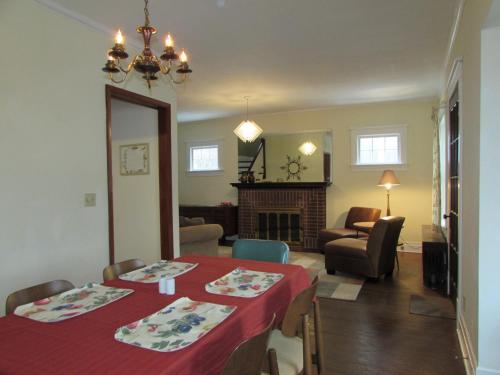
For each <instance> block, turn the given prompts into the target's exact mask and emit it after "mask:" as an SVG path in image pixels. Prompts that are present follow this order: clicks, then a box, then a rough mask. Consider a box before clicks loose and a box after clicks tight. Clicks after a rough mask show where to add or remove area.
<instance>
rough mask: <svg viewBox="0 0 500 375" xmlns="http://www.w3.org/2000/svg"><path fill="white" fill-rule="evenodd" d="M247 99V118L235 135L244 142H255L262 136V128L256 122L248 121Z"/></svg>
mask: <svg viewBox="0 0 500 375" xmlns="http://www.w3.org/2000/svg"><path fill="white" fill-rule="evenodd" d="M245 99H246V101H247V117H246V120H245V121H242V122H241V123H240V124H239V125H238V126H237V127H236V129H234V134H236V135H237V136H238V138H239V139H241V140H242V141H243V142H253V141H255V140H256V139H257V138H258V137H259V135H261V134H262V128H261V127H260V126H259V125H257V124H256V122H255V121H251V120H249V119H248V97H247V96H246V97H245Z"/></svg>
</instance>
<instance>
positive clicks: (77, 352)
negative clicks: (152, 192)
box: [0, 255, 310, 375]
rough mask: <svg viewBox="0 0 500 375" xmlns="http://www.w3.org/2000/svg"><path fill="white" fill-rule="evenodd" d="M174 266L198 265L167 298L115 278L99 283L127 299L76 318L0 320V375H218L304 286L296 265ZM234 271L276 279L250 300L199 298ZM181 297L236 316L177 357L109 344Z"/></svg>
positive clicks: (221, 260)
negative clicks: (228, 310) (125, 329)
mask: <svg viewBox="0 0 500 375" xmlns="http://www.w3.org/2000/svg"><path fill="white" fill-rule="evenodd" d="M176 260H177V261H180V262H189V263H197V264H198V265H197V266H196V267H195V268H194V269H192V270H191V271H189V272H187V273H184V274H182V275H179V276H177V277H176V278H175V294H174V295H165V294H160V293H159V291H158V283H139V282H133V281H125V280H121V279H115V280H110V281H106V282H104V283H103V284H104V285H105V286H110V287H117V288H126V289H133V290H134V292H133V293H131V294H129V295H127V296H125V297H123V298H121V299H119V300H117V301H115V302H113V303H110V304H108V305H106V306H103V307H101V308H99V309H96V310H93V311H90V312H88V313H85V314H83V315H79V316H76V317H73V318H71V319H67V320H64V321H59V322H53V323H43V322H38V321H35V320H31V319H28V318H25V317H20V316H17V315H15V314H9V315H7V316H5V317H2V318H0V374H2V375H4V374H5V375H7V374H65V375H67V374H170V375H184V374H185V375H187V374H191V375H194V374H204V375H210V374H214V375H215V374H219V373H220V372H221V371H222V370H223V368H224V364H225V362H226V361H227V359H228V358H229V356H230V355H231V353H232V352H233V350H234V349H235V348H236V347H237V346H238V345H239V344H240V343H241V342H243V341H244V340H246V339H248V338H250V337H252V336H253V335H255V334H257V333H258V332H260V331H261V330H262V329H264V328H265V327H266V326H267V325H268V324H269V322H270V320H271V318H272V316H273V314H276V319H277V322H279V321H281V320H282V319H283V317H284V314H285V312H286V310H287V307H288V305H289V304H290V302H291V301H292V300H293V298H294V297H295V296H296V295H297V294H298V293H300V292H301V291H302V290H303V289H305V288H307V287H308V286H309V285H310V279H309V276H308V274H307V272H306V270H305V269H304V268H303V267H302V266H299V265H290V264H278V263H270V262H259V261H253V260H244V259H234V258H225V257H211V256H202V255H186V256H182V257H179V258H177V259H176ZM237 267H243V268H246V269H248V270H252V271H261V272H272V273H281V274H283V275H284V277H283V278H282V279H281V280H279V281H278V282H277V283H276V284H274V285H273V286H272V287H271V288H269V289H268V290H267V291H265V292H264V293H263V294H261V295H259V296H257V297H254V298H242V297H235V296H229V295H221V294H212V293H208V292H207V291H205V285H206V284H207V283H209V282H211V281H214V280H216V279H218V278H220V277H221V276H224V275H225V274H227V273H229V272H231V271H232V270H234V269H235V268H237ZM181 297H189V298H190V299H191V300H194V301H203V302H210V303H216V304H222V305H230V306H236V309H235V310H234V312H233V313H232V314H231V315H230V316H229V317H228V318H227V319H226V320H224V321H223V322H222V323H220V325H218V326H216V327H215V328H214V329H212V330H211V331H210V332H209V333H207V334H206V335H205V336H203V337H201V338H200V339H199V340H197V341H196V342H194V343H193V344H191V345H190V346H188V347H185V348H183V349H180V350H177V351H172V352H158V351H153V350H150V349H146V348H141V347H137V346H133V345H128V344H125V343H122V342H119V341H117V340H115V338H114V335H115V331H116V330H117V329H118V328H120V327H122V326H124V325H127V324H129V323H131V322H134V321H137V320H139V319H142V318H144V317H146V316H148V315H151V314H153V313H155V312H157V311H159V310H161V309H162V308H164V307H166V306H167V305H169V304H171V303H172V302H174V301H176V300H177V299H179V298H181Z"/></svg>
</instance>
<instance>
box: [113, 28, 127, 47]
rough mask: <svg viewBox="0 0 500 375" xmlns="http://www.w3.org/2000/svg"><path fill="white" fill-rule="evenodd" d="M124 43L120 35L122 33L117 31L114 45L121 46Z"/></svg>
mask: <svg viewBox="0 0 500 375" xmlns="http://www.w3.org/2000/svg"><path fill="white" fill-rule="evenodd" d="M124 42H125V38H124V36H123V34H122V31H121V30H120V29H118V32H117V33H116V36H115V43H116V44H123V43H124Z"/></svg>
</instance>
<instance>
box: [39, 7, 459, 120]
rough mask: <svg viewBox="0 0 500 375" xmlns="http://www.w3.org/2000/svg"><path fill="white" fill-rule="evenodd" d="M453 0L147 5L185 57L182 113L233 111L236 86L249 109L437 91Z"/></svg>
mask: <svg viewBox="0 0 500 375" xmlns="http://www.w3.org/2000/svg"><path fill="white" fill-rule="evenodd" d="M39 1H40V2H45V3H55V4H56V5H57V6H59V7H62V8H64V9H66V10H67V11H69V13H73V14H77V15H80V16H83V18H87V19H88V20H92V21H93V22H96V23H97V24H101V25H103V26H105V27H109V28H111V29H117V28H118V27H120V28H121V29H122V31H123V32H124V33H125V35H126V36H127V38H129V40H130V39H131V38H133V37H135V35H134V34H135V27H136V26H137V25H138V24H142V23H143V19H144V16H143V2H142V1H140V0H106V1H103V0H85V1H82V0H39ZM456 3H457V1H456V0H306V1H304V0H150V13H151V18H152V23H153V25H155V26H156V27H157V28H158V29H159V35H160V36H161V38H163V35H164V34H166V32H167V31H169V32H171V33H172V34H173V35H174V37H175V38H176V42H177V45H178V46H181V47H186V48H187V51H188V53H189V55H190V57H191V66H192V68H193V71H194V73H193V75H192V78H191V80H190V81H189V82H188V83H187V84H186V85H183V86H181V87H178V88H177V93H178V103H179V108H178V119H179V121H180V122H183V121H191V120H200V119H208V118H217V117H224V116H231V115H237V114H242V113H244V112H245V105H244V103H245V102H244V99H243V97H244V96H246V95H248V96H250V97H251V99H250V110H251V112H252V113H265V112H279V111H289V110H297V109H306V108H318V107H325V106H331V105H338V104H349V103H362V102H374V101H384V100H394V99H409V98H419V97H429V96H434V95H437V94H438V93H439V90H440V87H441V83H442V78H443V77H442V74H443V64H444V60H445V56H446V49H447V44H448V41H449V35H450V31H451V25H452V18H453V14H454V9H455V6H456ZM158 39H159V38H158ZM110 43H111V40H110ZM156 46H157V50H160V49H161V45H160V44H159V43H157V44H156ZM160 89H161V87H157V88H155V90H160Z"/></svg>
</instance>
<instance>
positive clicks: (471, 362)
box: [457, 314, 493, 375]
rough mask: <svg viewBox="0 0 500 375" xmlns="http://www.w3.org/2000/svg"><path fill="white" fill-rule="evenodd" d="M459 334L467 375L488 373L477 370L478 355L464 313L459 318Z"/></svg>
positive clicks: (485, 374)
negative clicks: (473, 346)
mask: <svg viewBox="0 0 500 375" xmlns="http://www.w3.org/2000/svg"><path fill="white" fill-rule="evenodd" d="M457 336H458V341H459V343H460V349H461V350H462V356H463V359H464V366H465V371H466V372H467V375H487V374H488V373H487V372H484V373H483V372H476V368H477V360H476V355H475V354H474V350H473V349H472V341H471V338H470V334H469V330H468V329H467V325H466V324H465V321H464V318H463V315H462V314H460V318H459V319H458V327H457ZM478 370H479V369H478ZM492 374H493V373H492Z"/></svg>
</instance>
